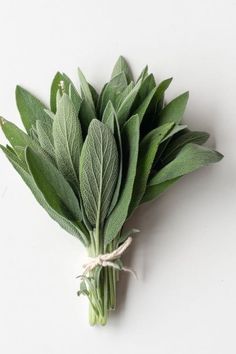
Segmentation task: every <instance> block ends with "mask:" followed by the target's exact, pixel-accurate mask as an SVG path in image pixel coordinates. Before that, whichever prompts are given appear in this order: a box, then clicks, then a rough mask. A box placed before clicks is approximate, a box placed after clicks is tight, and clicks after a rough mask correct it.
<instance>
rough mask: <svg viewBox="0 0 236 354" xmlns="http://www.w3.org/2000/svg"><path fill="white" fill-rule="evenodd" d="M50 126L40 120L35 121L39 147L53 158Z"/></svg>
mask: <svg viewBox="0 0 236 354" xmlns="http://www.w3.org/2000/svg"><path fill="white" fill-rule="evenodd" d="M51 128H52V127H51V126H48V124H47V123H45V122H42V121H41V120H37V121H36V130H37V135H38V140H39V143H40V145H41V147H42V148H43V149H44V150H45V151H46V152H47V153H48V154H49V155H50V156H51V157H52V158H54V155H55V151H54V146H53V136H52V130H51Z"/></svg>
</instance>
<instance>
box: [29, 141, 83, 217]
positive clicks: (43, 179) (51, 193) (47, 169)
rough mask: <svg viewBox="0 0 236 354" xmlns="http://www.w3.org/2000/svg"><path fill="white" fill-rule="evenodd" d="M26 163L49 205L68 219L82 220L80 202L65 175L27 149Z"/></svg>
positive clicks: (46, 160)
mask: <svg viewBox="0 0 236 354" xmlns="http://www.w3.org/2000/svg"><path fill="white" fill-rule="evenodd" d="M25 157H26V161H27V164H28V167H29V170H30V173H31V175H32V176H33V179H34V181H35V183H36V185H37V186H38V188H39V189H40V191H41V192H42V194H43V195H44V198H45V199H46V201H47V203H48V204H49V205H50V206H51V207H52V208H53V209H54V210H56V211H57V212H58V213H59V214H61V215H66V216H67V218H68V219H70V220H73V221H77V220H81V212H80V207H79V202H78V200H77V198H76V196H75V194H74V192H73V190H72V188H71V186H70V185H69V183H68V182H67V181H66V179H65V178H64V177H63V175H62V174H61V173H60V172H59V171H58V169H57V168H56V167H55V166H54V165H53V164H52V163H51V162H50V161H49V160H48V159H46V158H43V157H42V156H41V155H39V154H37V153H35V152H34V151H33V150H32V149H31V148H29V147H27V148H26V153H25Z"/></svg>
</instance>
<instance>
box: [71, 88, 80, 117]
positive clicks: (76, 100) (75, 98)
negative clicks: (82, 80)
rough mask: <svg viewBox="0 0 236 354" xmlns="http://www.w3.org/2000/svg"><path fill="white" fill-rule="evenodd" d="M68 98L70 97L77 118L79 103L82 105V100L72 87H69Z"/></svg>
mask: <svg viewBox="0 0 236 354" xmlns="http://www.w3.org/2000/svg"><path fill="white" fill-rule="evenodd" d="M68 96H69V97H70V99H71V102H72V103H73V105H74V107H75V113H76V116H77V117H78V114H79V111H80V107H81V103H82V99H81V97H80V95H79V94H78V92H77V90H76V89H75V87H74V86H73V85H70V86H69V92H68Z"/></svg>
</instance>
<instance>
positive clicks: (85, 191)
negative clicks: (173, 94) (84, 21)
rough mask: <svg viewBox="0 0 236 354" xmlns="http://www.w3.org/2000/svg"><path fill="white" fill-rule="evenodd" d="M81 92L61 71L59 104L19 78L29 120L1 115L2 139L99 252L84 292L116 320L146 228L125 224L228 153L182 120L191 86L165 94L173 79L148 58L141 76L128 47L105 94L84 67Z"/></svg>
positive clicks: (54, 94) (71, 227) (93, 316)
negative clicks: (138, 238) (134, 248)
mask: <svg viewBox="0 0 236 354" xmlns="http://www.w3.org/2000/svg"><path fill="white" fill-rule="evenodd" d="M78 74H79V80H80V92H79V91H78V90H77V89H76V87H75V86H74V84H73V83H72V81H71V80H70V79H69V78H68V76H66V75H65V74H64V73H59V72H58V73H57V74H56V75H55V77H54V79H53V82H52V86H51V92H50V108H49V107H47V106H46V105H44V104H43V103H42V102H41V101H40V100H39V99H37V98H36V97H34V96H33V95H32V94H30V93H29V92H28V91H27V90H25V89H24V88H22V87H20V86H17V88H16V102H17V107H18V110H19V113H20V116H21V119H22V122H23V125H24V128H25V131H23V130H21V129H19V128H18V127H17V126H16V125H15V124H13V123H11V122H9V121H7V120H5V119H4V118H1V127H2V130H3V132H4V134H5V136H6V138H7V140H8V141H9V144H10V145H6V146H3V145H1V146H0V147H1V149H2V151H3V152H4V153H5V155H6V156H7V158H8V160H9V161H10V162H11V164H12V165H13V167H14V168H15V169H16V171H17V172H18V173H19V174H20V176H21V177H22V179H23V180H24V182H25V183H26V184H27V186H28V187H29V188H30V189H31V191H32V193H33V194H34V196H35V198H36V199H37V201H38V202H39V203H40V204H41V206H42V207H43V208H44V209H45V210H46V211H47V213H48V214H49V215H50V216H51V217H52V218H53V219H54V220H55V221H56V222H58V223H59V225H60V226H61V227H62V228H64V229H65V230H66V231H67V232H68V233H70V234H72V235H74V236H75V237H77V238H78V239H79V240H80V241H81V242H82V243H83V245H84V246H85V247H86V248H87V250H88V255H89V256H90V257H91V259H90V262H91V263H90V264H88V267H87V269H85V272H84V273H82V274H81V276H80V280H81V281H80V289H79V291H78V295H85V296H87V298H88V300H89V304H90V309H89V321H90V324H92V325H94V324H101V325H105V324H106V323H107V319H108V315H109V311H110V310H114V309H115V307H116V286H117V282H118V280H119V273H120V272H121V271H123V270H127V269H126V268H125V267H124V265H123V263H122V260H121V256H122V253H123V252H124V251H125V249H126V248H127V247H128V246H129V245H130V242H131V238H130V237H131V235H132V234H133V233H135V232H137V230H128V231H127V230H126V231H124V230H125V228H124V225H125V222H126V220H127V219H128V218H129V217H130V215H131V214H132V213H133V212H134V211H135V210H136V208H137V207H138V206H139V205H140V204H142V203H144V202H148V201H150V200H153V199H155V198H158V197H159V196H160V194H161V193H163V192H165V191H166V190H167V189H168V188H169V187H170V186H171V185H173V184H174V183H175V182H177V181H178V180H179V179H180V178H181V177H183V176H184V175H186V174H188V173H190V172H193V171H195V170H197V169H199V168H200V167H203V166H205V165H208V164H210V163H214V162H218V161H219V160H221V158H222V155H221V154H220V153H219V152H217V151H214V150H212V149H209V148H207V147H205V146H202V145H203V144H204V143H205V142H206V140H207V139H208V137H209V135H208V134H207V133H205V132H201V131H191V130H190V129H189V128H188V127H187V125H185V124H183V123H181V121H182V118H183V115H184V111H185V107H186V104H187V101H188V92H185V93H183V94H181V95H180V96H178V97H177V98H175V99H173V100H172V101H171V102H169V103H168V104H166V102H165V100H164V95H165V91H166V89H167V88H168V86H169V85H170V83H171V80H172V79H167V80H164V81H162V82H160V83H159V84H157V83H156V80H155V78H154V76H153V74H149V73H148V67H145V68H144V70H143V71H142V72H141V74H140V76H139V77H138V79H137V80H134V79H133V76H132V73H131V71H130V68H129V66H128V64H127V62H126V61H125V59H124V58H123V57H120V58H119V59H118V60H117V62H116V64H115V66H114V69H113V71H112V75H111V79H110V80H109V81H108V82H107V83H106V84H105V85H104V87H103V88H102V90H101V92H100V93H99V94H98V93H97V91H96V90H95V89H94V87H93V86H92V85H91V84H90V83H88V81H87V80H86V78H85V76H84V75H83V73H82V72H81V70H78Z"/></svg>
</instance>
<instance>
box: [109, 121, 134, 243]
mask: <svg viewBox="0 0 236 354" xmlns="http://www.w3.org/2000/svg"><path fill="white" fill-rule="evenodd" d="M122 140H123V148H124V151H125V156H124V157H126V159H127V160H125V159H124V163H125V166H124V171H126V174H125V176H124V180H123V182H122V186H121V190H120V197H119V199H118V202H117V204H116V206H115V208H114V209H113V211H112V212H111V214H110V216H109V218H108V220H107V223H106V225H105V230H104V237H105V243H106V244H108V243H110V242H111V241H112V240H113V239H114V238H115V237H116V236H117V234H118V232H119V231H120V229H121V228H122V226H123V224H124V222H125V220H126V218H127V215H128V210H129V205H130V201H131V198H132V192H133V185H134V180H135V175H136V168H137V160H138V150H139V116H138V115H135V116H133V117H131V118H130V119H129V120H128V121H127V122H126V124H125V125H124V128H123V130H122Z"/></svg>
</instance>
